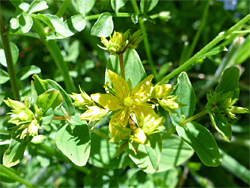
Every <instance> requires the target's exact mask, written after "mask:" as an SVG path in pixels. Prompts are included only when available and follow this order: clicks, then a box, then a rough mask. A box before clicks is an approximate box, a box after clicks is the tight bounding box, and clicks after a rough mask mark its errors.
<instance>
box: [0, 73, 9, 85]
mask: <svg viewBox="0 0 250 188" xmlns="http://www.w3.org/2000/svg"><path fill="white" fill-rule="evenodd" d="M9 79H10V76H9V74H8V72H6V71H4V70H3V69H0V84H4V83H6V82H8V81H9Z"/></svg>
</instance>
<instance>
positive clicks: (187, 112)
mask: <svg viewBox="0 0 250 188" xmlns="http://www.w3.org/2000/svg"><path fill="white" fill-rule="evenodd" d="M172 94H173V95H175V96H178V99H176V101H177V102H180V103H181V104H182V105H183V106H181V107H180V108H178V109H176V113H177V114H171V115H170V117H171V120H172V122H173V124H174V125H175V126H177V125H178V124H179V122H180V118H181V116H185V118H188V117H190V116H192V115H193V113H194V110H195V107H196V99H195V93H194V90H193V87H192V84H191V82H190V80H189V78H188V75H187V73H185V72H182V73H181V74H180V75H179V76H178V79H177V85H176V86H175V89H174V91H173V93H172Z"/></svg>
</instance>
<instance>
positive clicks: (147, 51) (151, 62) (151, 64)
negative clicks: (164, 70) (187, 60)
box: [131, 0, 158, 81]
mask: <svg viewBox="0 0 250 188" xmlns="http://www.w3.org/2000/svg"><path fill="white" fill-rule="evenodd" d="M131 3H132V6H133V8H134V10H135V13H136V14H137V15H139V14H140V10H139V8H138V6H137V3H136V0H131ZM138 22H139V25H140V28H141V30H142V33H143V35H144V39H143V41H144V46H145V50H146V55H147V58H148V62H149V66H150V68H151V71H152V73H153V75H154V76H155V79H156V81H158V76H157V72H156V69H155V66H154V62H153V58H152V55H151V51H150V45H149V41H148V36H147V31H146V28H145V25H144V22H143V20H142V18H141V17H139V18H138Z"/></svg>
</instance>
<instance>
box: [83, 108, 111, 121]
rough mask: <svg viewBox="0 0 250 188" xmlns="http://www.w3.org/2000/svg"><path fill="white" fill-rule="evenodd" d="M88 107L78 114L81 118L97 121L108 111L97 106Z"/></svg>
mask: <svg viewBox="0 0 250 188" xmlns="http://www.w3.org/2000/svg"><path fill="white" fill-rule="evenodd" d="M88 108H89V109H88V110H87V111H86V112H84V113H83V114H82V115H81V116H80V119H81V120H85V121H89V122H92V121H98V120H100V119H102V118H103V117H104V116H105V115H106V114H107V113H108V110H105V109H103V108H100V107H98V106H90V107H88Z"/></svg>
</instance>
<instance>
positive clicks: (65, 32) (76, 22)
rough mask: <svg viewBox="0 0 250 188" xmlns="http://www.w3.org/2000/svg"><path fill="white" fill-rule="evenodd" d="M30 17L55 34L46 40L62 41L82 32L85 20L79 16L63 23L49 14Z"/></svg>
mask: <svg viewBox="0 0 250 188" xmlns="http://www.w3.org/2000/svg"><path fill="white" fill-rule="evenodd" d="M32 17H34V18H36V19H39V20H41V21H42V22H44V23H45V24H47V25H48V26H49V27H50V28H51V29H52V30H53V31H55V32H56V35H55V34H54V33H52V34H50V35H49V36H48V37H47V39H62V38H65V37H70V36H72V35H74V34H75V33H76V32H79V31H81V30H83V29H84V28H85V25H86V20H85V19H84V17H83V16H82V15H80V14H78V15H74V16H72V17H70V18H69V19H68V20H66V21H65V22H63V21H62V20H61V19H60V18H59V17H58V16H55V15H51V14H32Z"/></svg>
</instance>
